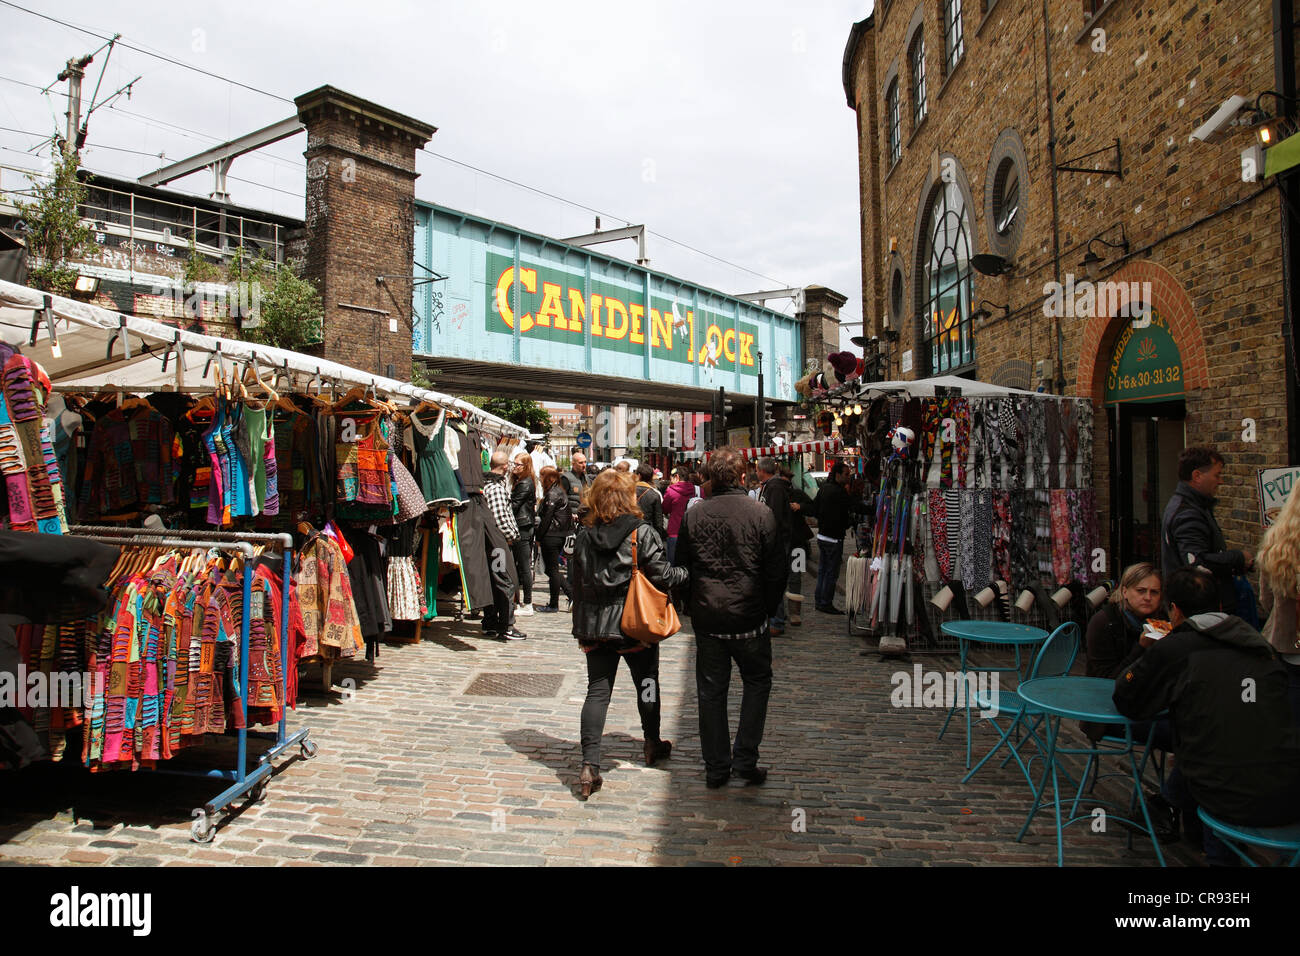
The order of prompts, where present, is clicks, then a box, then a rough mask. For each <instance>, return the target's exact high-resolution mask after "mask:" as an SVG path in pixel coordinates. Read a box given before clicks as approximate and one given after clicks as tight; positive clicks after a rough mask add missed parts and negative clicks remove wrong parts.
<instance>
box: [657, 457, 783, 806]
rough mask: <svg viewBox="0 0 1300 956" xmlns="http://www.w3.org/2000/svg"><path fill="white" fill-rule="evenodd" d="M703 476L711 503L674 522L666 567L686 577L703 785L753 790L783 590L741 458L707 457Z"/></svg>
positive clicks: (767, 522)
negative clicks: (730, 697)
mask: <svg viewBox="0 0 1300 956" xmlns="http://www.w3.org/2000/svg"><path fill="white" fill-rule="evenodd" d="M707 469H708V474H709V478H710V485H711V491H710V497H709V498H707V499H706V500H705V501H703V502H701V503H700V504H699V505H697V506H696V507H694V508H691V509H690V510H689V511H688V512H687V514H686V516H685V518H683V519H682V526H681V532H680V534H679V535H678V538H677V554H676V557H675V562H674V563H675V564H677V565H678V566H680V567H682V568H685V569H686V570H687V571H688V572H689V573H690V597H689V599H688V601H687V613H688V614H690V616H691V623H692V625H693V626H694V629H695V649H696V657H695V682H696V693H697V696H698V699H699V711H700V749H701V750H703V752H704V769H705V782H706V783H707V785H708V786H709V787H721V786H723V785H724V784H726V782H727V781H728V779H730V778H731V776H732V775H733V774H735V775H736V776H738V777H743V778H744V779H745V780H747V781H748V782H749V783H751V784H761V783H763V781H764V780H766V779H767V770H766V769H764V768H762V767H760V766H759V765H758V759H759V754H758V748H759V745H760V744H762V742H763V729H764V727H765V726H766V723H767V701H768V697H769V696H770V695H771V692H772V637H771V632H770V630H769V624H768V621H769V619H770V618H771V617H772V615H773V614H774V613H775V611H776V608H777V604H778V603H779V602H780V600H781V594H782V592H783V590H784V587H785V581H786V576H787V568H786V557H785V555H784V554H783V553H782V551H781V544H780V542H779V541H778V540H777V532H776V518H774V517H773V515H772V512H771V510H769V509H768V508H767V507H766V506H765V505H762V504H759V503H758V502H757V501H754V500H753V499H752V498H750V497H749V495H748V493H747V492H746V491H745V486H744V480H745V479H744V475H745V465H744V459H743V458H742V457H741V454H740V452H739V451H737V450H736V449H735V448H729V447H728V448H721V449H719V450H717V451H715V452H714V453H713V455H712V457H711V458H710V459H709V463H708V465H707ZM733 661H734V662H735V664H736V665H737V666H738V667H739V668H740V677H741V680H742V681H743V682H744V693H743V694H742V696H741V700H740V723H739V724H738V725H737V728H736V737H735V741H734V743H733V742H731V741H730V740H729V737H730V731H729V729H728V726H727V690H728V687H729V686H730V683H731V665H732V662H733Z"/></svg>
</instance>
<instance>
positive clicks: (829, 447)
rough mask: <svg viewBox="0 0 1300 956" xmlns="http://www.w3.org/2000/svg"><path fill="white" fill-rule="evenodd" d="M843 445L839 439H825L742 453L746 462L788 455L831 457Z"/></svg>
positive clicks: (755, 449) (751, 449)
mask: <svg viewBox="0 0 1300 956" xmlns="http://www.w3.org/2000/svg"><path fill="white" fill-rule="evenodd" d="M843 444H844V443H843V442H842V441H840V439H838V438H823V439H820V440H818V441H797V442H791V443H790V444H788V445H767V446H761V447H755V448H742V449H741V450H740V453H741V454H742V455H743V456H744V457H745V460H746V461H753V460H754V459H756V458H781V457H784V456H786V455H804V454H819V455H830V454H833V453H835V452H837V451H839V450H840V448H841V446H842V445H843Z"/></svg>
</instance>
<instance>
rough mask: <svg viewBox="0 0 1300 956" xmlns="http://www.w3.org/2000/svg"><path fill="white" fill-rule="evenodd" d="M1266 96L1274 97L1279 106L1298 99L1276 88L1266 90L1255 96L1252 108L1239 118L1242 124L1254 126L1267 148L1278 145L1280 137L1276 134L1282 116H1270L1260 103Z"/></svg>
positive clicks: (1261, 141)
mask: <svg viewBox="0 0 1300 956" xmlns="http://www.w3.org/2000/svg"><path fill="white" fill-rule="evenodd" d="M1266 96H1271V97H1273V99H1274V100H1276V101H1277V103H1278V105H1279V106H1281V104H1283V103H1295V102H1297V101H1296V99H1295V98H1294V97H1291V96H1283V95H1282V94H1281V93H1278V92H1276V91H1275V90H1265V91H1264V92H1263V93H1260V94H1259V96H1257V97H1255V104H1254V106H1252V107H1251V108H1250V110H1249V112H1247V113H1246V114H1245V116H1244V117H1243V118H1242V119H1240V120H1238V122H1240V123H1242V125H1245V126H1254V127H1255V135H1256V137H1258V138H1259V143H1260V145H1261V146H1264V147H1266V148H1267V147H1269V146H1275V145H1277V140H1278V139H1279V137H1278V136H1277V135H1276V134H1277V132H1278V130H1277V129H1276V126H1277V125H1278V122H1279V119H1280V117H1279V116H1270V115H1269V114H1268V113H1266V112H1264V108H1263V107H1262V106H1261V105H1260V102H1261V101H1262V100H1263V99H1264V97H1266Z"/></svg>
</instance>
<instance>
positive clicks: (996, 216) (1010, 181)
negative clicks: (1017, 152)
mask: <svg viewBox="0 0 1300 956" xmlns="http://www.w3.org/2000/svg"><path fill="white" fill-rule="evenodd" d="M1019 215H1020V171H1019V170H1018V169H1017V168H1016V163H1015V160H1013V159H1011V158H1010V157H1008V158H1007V159H1004V160H1003V161H1002V164H1001V165H1000V166H999V167H998V171H997V175H996V176H994V178H993V228H994V229H995V230H996V231H997V234H998V235H999V236H1009V235H1011V231H1012V229H1014V228H1015V225H1016V217H1017V216H1019Z"/></svg>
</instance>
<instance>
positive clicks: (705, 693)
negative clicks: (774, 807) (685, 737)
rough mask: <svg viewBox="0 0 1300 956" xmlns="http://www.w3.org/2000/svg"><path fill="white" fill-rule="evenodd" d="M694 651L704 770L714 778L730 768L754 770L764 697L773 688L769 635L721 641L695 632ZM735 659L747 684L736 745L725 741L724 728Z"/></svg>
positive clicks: (726, 731) (764, 719)
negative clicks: (732, 663) (732, 664)
mask: <svg viewBox="0 0 1300 956" xmlns="http://www.w3.org/2000/svg"><path fill="white" fill-rule="evenodd" d="M695 649H696V653H695V684H696V688H697V689H698V695H699V707H700V749H701V750H703V751H704V767H705V771H706V773H707V774H708V776H709V777H712V778H714V779H716V778H718V777H726V776H729V775H730V773H731V771H732V769H735V770H742V771H743V770H753V769H754V768H755V766H757V764H758V745H759V744H761V743H762V742H763V726H764V724H766V723H767V699H768V697H769V696H770V695H771V692H772V638H771V637H769V636H768V635H766V634H765V635H763V636H762V637H751V638H747V639H745V640H722V639H721V638H717V637H711V636H710V635H708V634H700V633H696V635H695ZM733 660H734V661H735V662H736V664H737V666H739V667H740V678H741V680H742V681H744V683H745V692H744V695H743V696H742V697H741V699H740V724H739V726H737V728H736V740H735V743H734V745H733V744H732V743H731V742H730V740H729V739H728V738H729V736H730V731H729V729H728V727H727V688H728V687H729V686H730V684H731V662H732V661H733Z"/></svg>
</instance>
